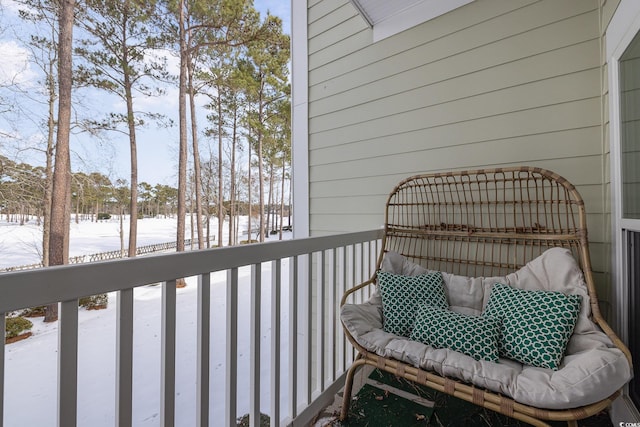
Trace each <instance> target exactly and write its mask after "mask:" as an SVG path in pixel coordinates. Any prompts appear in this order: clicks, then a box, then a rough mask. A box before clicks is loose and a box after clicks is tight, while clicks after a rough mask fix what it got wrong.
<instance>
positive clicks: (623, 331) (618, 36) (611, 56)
mask: <svg viewBox="0 0 640 427" xmlns="http://www.w3.org/2000/svg"><path fill="white" fill-rule="evenodd" d="M638 31H640V2H638V1H637V0H621V2H620V4H619V5H618V8H617V9H616V12H615V13H614V15H613V17H612V19H611V21H610V23H609V26H608V27H607V32H606V58H607V64H608V78H609V146H610V156H611V186H612V188H611V218H612V221H611V227H612V228H611V231H612V232H611V245H612V248H613V250H612V251H611V257H612V260H611V265H612V267H613V268H612V269H611V283H612V284H613V286H614V289H615V304H616V307H619V308H623V309H619V310H615V311H614V313H613V316H614V324H615V326H616V329H617V331H618V334H619V335H620V337H621V338H622V339H623V341H625V342H628V339H627V337H628V328H627V321H628V314H629V313H628V310H626V309H624V307H626V305H627V302H628V289H627V286H626V283H625V280H626V273H625V269H626V263H625V260H624V245H625V242H624V237H623V235H622V229H623V228H624V229H637V230H640V220H629V219H623V218H622V215H621V212H622V180H621V164H620V163H621V162H620V77H619V73H620V69H619V61H620V57H621V56H622V54H623V53H624V51H625V50H626V48H627V47H628V45H629V43H630V42H631V40H632V39H633V37H634V36H635V34H636V33H638ZM638 418H640V414H638V410H637V408H635V407H634V405H633V403H632V402H631V401H630V399H629V398H628V395H627V394H626V393H625V395H624V396H623V398H621V399H616V400H615V401H614V403H613V405H612V408H611V419H612V421H613V422H614V425H618V424H619V423H620V422H630V421H634V419H635V421H639V420H638Z"/></svg>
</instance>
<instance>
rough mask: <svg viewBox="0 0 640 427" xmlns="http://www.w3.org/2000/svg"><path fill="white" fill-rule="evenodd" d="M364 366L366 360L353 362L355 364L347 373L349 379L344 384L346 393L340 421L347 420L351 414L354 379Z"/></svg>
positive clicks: (359, 359) (343, 398) (344, 393)
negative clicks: (359, 369)
mask: <svg viewBox="0 0 640 427" xmlns="http://www.w3.org/2000/svg"><path fill="white" fill-rule="evenodd" d="M364 364H365V360H364V359H361V358H358V359H357V360H355V361H354V362H353V364H352V365H351V367H350V368H349V370H348V371H347V378H346V380H345V383H344V391H343V396H342V407H341V408H340V421H344V420H346V419H347V414H348V413H349V406H350V405H351V392H352V389H353V378H354V376H355V374H356V371H357V370H358V368H359V367H360V366H361V365H364Z"/></svg>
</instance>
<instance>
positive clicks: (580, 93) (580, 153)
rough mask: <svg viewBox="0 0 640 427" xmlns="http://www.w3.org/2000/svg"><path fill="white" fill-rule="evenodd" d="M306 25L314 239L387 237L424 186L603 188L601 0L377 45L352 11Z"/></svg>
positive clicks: (427, 26) (496, 7)
mask: <svg viewBox="0 0 640 427" xmlns="http://www.w3.org/2000/svg"><path fill="white" fill-rule="evenodd" d="M308 12H309V15H308V16H309V44H308V46H309V145H310V148H309V150H310V151H309V175H310V183H309V185H310V198H311V200H310V215H311V221H310V226H311V233H312V234H324V233H329V232H340V231H348V230H353V229H354V227H355V229H366V228H372V227H378V226H380V225H381V224H382V223H383V221H384V216H383V207H384V203H385V202H386V197H387V195H388V193H389V191H390V190H391V189H392V188H393V187H394V186H395V184H396V183H397V182H398V181H399V180H400V179H402V178H404V177H406V176H408V175H411V174H416V173H421V172H429V171H437V170H447V169H468V168H477V167H488V166H507V165H518V164H530V165H534V166H541V167H546V168H549V169H552V170H554V171H555V172H557V173H559V174H561V175H564V176H565V177H566V178H568V179H569V180H571V181H573V182H575V183H576V184H577V185H578V187H579V189H580V187H581V186H593V185H596V186H602V179H603V177H602V175H603V153H602V151H603V146H602V132H603V131H602V85H601V79H602V67H601V59H600V58H601V57H600V36H601V32H600V19H601V17H600V11H599V4H598V1H597V0H590V1H584V0H568V1H562V2H557V1H555V0H542V1H533V0H514V1H509V2H505V1H502V0H482V1H480V0H478V1H474V2H472V3H470V4H468V5H466V6H464V7H461V8H459V9H456V10H454V11H452V12H450V13H448V14H445V15H443V16H440V17H438V18H436V19H434V20H432V21H429V22H426V23H423V24H421V25H419V26H417V27H414V28H411V29H409V30H407V31H404V32H402V33H399V34H396V35H394V36H392V37H390V38H387V39H384V40H381V41H379V42H376V43H372V31H371V30H370V29H369V27H368V26H367V25H366V23H365V22H364V20H363V19H362V18H361V17H360V16H359V15H358V14H357V12H356V11H355V8H353V6H352V5H351V3H350V2H349V1H347V0H324V1H317V2H309V11H308ZM589 191H590V192H591V193H592V194H593V193H594V190H592V189H591V190H589ZM597 193H598V190H595V194H597ZM600 195H602V190H600ZM588 209H589V210H590V211H592V212H603V200H602V196H600V197H598V196H597V195H596V196H591V197H589V206H588ZM350 217H353V218H354V219H353V220H352V219H350ZM594 223H595V225H594V227H596V228H603V224H602V223H601V222H600V223H599V222H598V221H597V220H595V221H594ZM592 234H593V235H599V236H603V235H604V230H598V232H597V233H596V232H595V231H594V232H592Z"/></svg>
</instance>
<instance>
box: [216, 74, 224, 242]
mask: <svg viewBox="0 0 640 427" xmlns="http://www.w3.org/2000/svg"><path fill="white" fill-rule="evenodd" d="M217 103H218V104H217V107H218V246H219V247H222V228H223V222H224V196H223V194H222V193H223V191H224V187H223V185H222V131H223V127H222V94H221V93H220V87H219V86H218V95H217Z"/></svg>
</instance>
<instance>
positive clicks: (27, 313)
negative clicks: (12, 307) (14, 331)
mask: <svg viewBox="0 0 640 427" xmlns="http://www.w3.org/2000/svg"><path fill="white" fill-rule="evenodd" d="M44 310H45V306H44V305H40V306H38V307H31V308H25V309H24V310H22V311H21V312H20V314H19V315H20V316H22V317H41V316H44Z"/></svg>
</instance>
